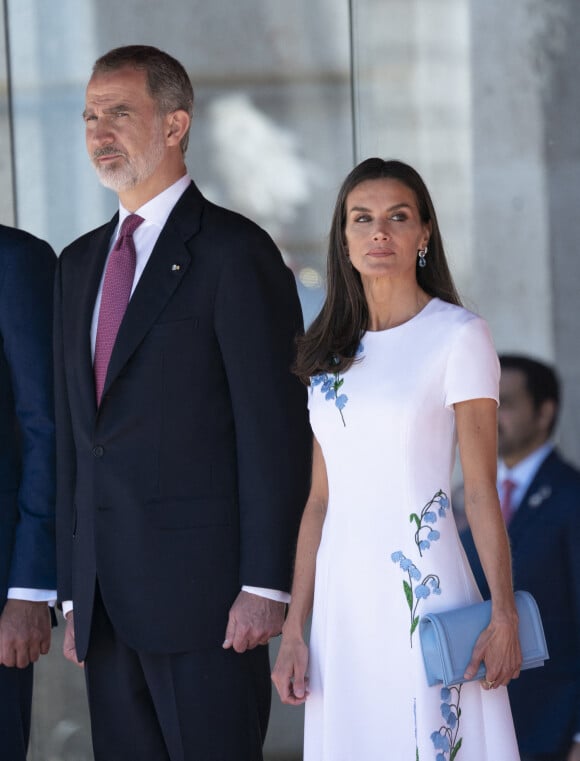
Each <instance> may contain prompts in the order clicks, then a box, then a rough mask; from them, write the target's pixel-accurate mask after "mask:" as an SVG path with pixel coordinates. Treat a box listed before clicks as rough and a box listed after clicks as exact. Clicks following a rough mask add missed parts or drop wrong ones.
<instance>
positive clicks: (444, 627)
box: [419, 591, 549, 687]
mask: <svg viewBox="0 0 580 761" xmlns="http://www.w3.org/2000/svg"><path fill="white" fill-rule="evenodd" d="M515 598H516V606H517V609H518V615H519V619H520V621H519V637H520V647H521V649H522V656H523V663H522V670H523V669H531V668H534V667H536V666H543V665H544V661H545V660H547V659H548V657H549V656H548V648H547V647H546V638H545V636H544V628H543V626H542V620H541V618H540V611H539V610H538V606H537V604H536V601H535V600H534V598H533V597H532V595H531V594H530V593H529V592H521V591H520V592H516V593H515ZM490 617H491V601H490V600H487V601H486V602H481V603H476V604H475V605H468V606H466V607H464V608H456V609H455V610H448V611H445V612H443V613H427V614H426V615H424V616H421V620H420V621H419V637H420V640H421V649H422V651H423V660H424V662H425V671H426V672H427V683H428V684H429V686H431V685H434V684H438V683H440V682H443V684H444V685H445V687H450V686H451V685H454V684H462V683H463V682H465V681H467V680H466V679H464V678H463V674H464V672H465V669H466V668H467V664H468V663H469V661H470V660H471V654H472V652H473V647H474V645H475V643H476V641H477V638H478V637H479V635H480V634H481V632H482V631H483V630H484V629H485V627H486V626H487V625H488V624H489V620H490ZM484 677H485V664H484V663H483V661H482V663H481V664H480V666H479V669H478V671H477V674H476V675H475V676H474V677H473V679H471V680H470V681H475V680H476V679H483V678H484Z"/></svg>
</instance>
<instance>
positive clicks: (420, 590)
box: [415, 584, 431, 600]
mask: <svg viewBox="0 0 580 761" xmlns="http://www.w3.org/2000/svg"><path fill="white" fill-rule="evenodd" d="M430 594H431V590H430V589H429V587H427V586H425V584H419V586H417V587H415V597H416V598H417V600H420V599H425V598H426V597H429V595H430Z"/></svg>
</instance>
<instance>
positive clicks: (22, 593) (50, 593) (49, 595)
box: [6, 587, 56, 605]
mask: <svg viewBox="0 0 580 761" xmlns="http://www.w3.org/2000/svg"><path fill="white" fill-rule="evenodd" d="M6 597H7V599H8V600H27V601H28V602H47V603H49V605H54V604H55V603H56V589H28V588H27V587H10V589H9V590H8V594H7V595H6Z"/></svg>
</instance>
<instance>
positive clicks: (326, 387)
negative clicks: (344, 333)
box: [310, 342, 364, 426]
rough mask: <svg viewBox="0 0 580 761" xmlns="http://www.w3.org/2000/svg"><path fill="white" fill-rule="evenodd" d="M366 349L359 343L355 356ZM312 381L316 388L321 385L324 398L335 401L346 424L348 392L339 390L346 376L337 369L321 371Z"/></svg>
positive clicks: (334, 362)
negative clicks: (341, 392)
mask: <svg viewBox="0 0 580 761" xmlns="http://www.w3.org/2000/svg"><path fill="white" fill-rule="evenodd" d="M363 351H364V346H363V344H362V342H361V343H359V345H358V348H357V350H356V352H355V357H358V356H359V355H360V354H362V353H363ZM333 364H338V358H337V357H333ZM310 383H311V385H312V387H313V389H314V386H320V390H321V391H322V393H323V394H324V398H325V399H326V400H327V401H334V405H335V407H336V408H337V409H338V411H339V412H340V418H341V420H342V424H343V425H344V426H346V422H345V420H344V415H343V414H342V411H343V409H344V408H345V406H346V403H347V402H348V396H347V395H346V394H339V393H338V392H339V391H340V389H341V388H342V385H343V384H344V378H341V377H340V373H339V372H338V371H337V372H335V373H319V375H314V376H313V377H312V378H311V379H310Z"/></svg>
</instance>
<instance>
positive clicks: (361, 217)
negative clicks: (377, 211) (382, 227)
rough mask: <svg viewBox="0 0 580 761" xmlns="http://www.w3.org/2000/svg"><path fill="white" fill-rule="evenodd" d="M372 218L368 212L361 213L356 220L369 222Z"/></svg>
mask: <svg viewBox="0 0 580 761" xmlns="http://www.w3.org/2000/svg"><path fill="white" fill-rule="evenodd" d="M369 220H370V217H369V215H368V214H359V215H358V217H355V218H354V221H355V222H368V221H369Z"/></svg>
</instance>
